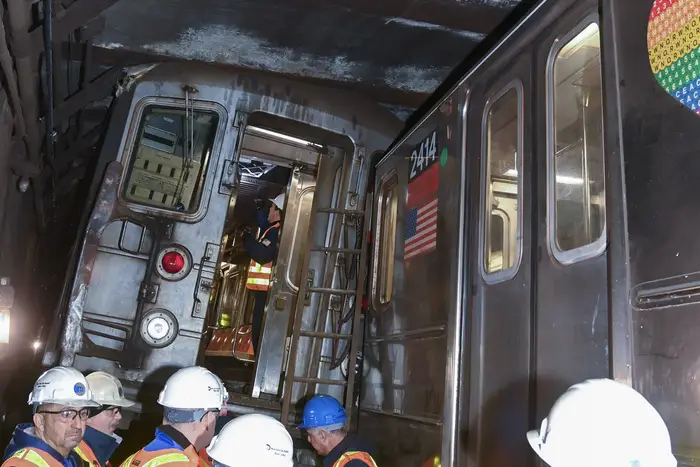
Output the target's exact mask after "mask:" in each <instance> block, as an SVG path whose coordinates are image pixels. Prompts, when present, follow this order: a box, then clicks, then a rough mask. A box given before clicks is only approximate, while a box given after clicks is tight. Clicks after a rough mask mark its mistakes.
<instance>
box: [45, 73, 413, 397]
mask: <svg viewBox="0 0 700 467" xmlns="http://www.w3.org/2000/svg"><path fill="white" fill-rule="evenodd" d="M401 127H402V124H401V122H400V120H399V119H397V118H396V117H395V116H394V115H393V114H391V113H390V112H388V111H387V110H386V109H383V108H382V107H380V106H379V105H377V104H376V103H374V102H371V101H368V100H364V99H363V98H360V97H358V96H355V95H351V94H347V93H343V92H339V91H337V90H328V89H323V88H319V87H314V86H309V85H306V84H300V83H298V82H293V81H288V80H284V79H276V78H270V77H267V76H265V75H263V74H256V73H235V72H229V71H223V70H221V69H217V68H212V67H205V66H197V65H191V64H188V65H177V64H166V65H159V66H156V67H155V68H153V69H152V70H150V71H147V72H146V73H145V74H142V75H141V76H140V77H138V80H137V81H136V83H135V84H134V85H133V87H132V89H131V90H130V91H129V92H128V93H125V94H124V95H123V96H121V97H120V98H119V101H118V103H117V104H116V107H115V108H114V114H113V116H112V120H111V122H110V129H109V133H108V135H107V137H106V140H105V143H104V147H103V149H102V156H101V158H102V161H103V168H102V170H100V169H98V171H97V173H98V174H99V176H98V177H97V178H98V180H99V190H96V192H97V193H96V199H95V202H94V205H93V206H91V208H90V214H89V216H86V227H85V234H84V237H83V238H81V240H80V241H81V243H78V244H77V247H76V255H75V256H76V264H77V266H76V270H75V273H74V274H73V275H72V276H71V277H70V278H69V280H68V281H67V285H66V287H65V288H64V300H63V303H62V306H61V307H59V310H58V313H57V325H56V326H55V328H54V329H53V333H52V335H51V336H50V337H49V342H48V345H47V351H46V352H45V355H44V364H46V365H55V364H63V365H73V366H75V367H76V368H78V369H80V370H83V371H90V370H97V369H102V370H105V371H108V372H110V373H112V374H114V375H116V376H118V377H119V378H120V379H122V381H123V382H124V384H125V391H127V392H129V393H131V394H132V395H133V396H137V395H138V393H141V392H143V391H144V390H145V389H146V388H153V389H152V390H153V391H157V390H158V389H157V387H158V386H159V385H162V383H163V382H164V379H165V378H167V376H168V375H169V374H171V373H172V372H173V371H174V370H175V369H176V368H177V367H182V366H187V365H193V364H197V363H201V362H202V361H203V358H204V349H203V347H204V343H205V341H206V339H207V336H209V331H210V329H209V326H211V325H212V323H211V321H212V320H211V319H210V318H211V314H212V312H213V308H214V306H212V303H213V302H215V300H214V298H215V297H214V294H213V293H212V289H213V288H214V283H215V282H216V276H217V274H219V272H220V271H219V269H220V267H221V265H222V264H223V263H220V258H222V255H223V254H224V252H223V249H224V248H223V247H225V246H226V245H228V244H224V245H222V243H221V242H222V235H224V226H225V224H226V223H227V222H228V221H229V220H230V217H231V215H232V213H233V212H234V211H235V208H234V206H235V204H236V195H237V194H239V192H240V194H241V196H242V197H243V195H244V193H243V191H245V190H242V189H241V187H242V186H243V183H242V182H240V181H238V179H237V172H238V171H240V166H241V164H242V163H243V162H242V159H241V154H242V153H245V155H246V157H251V155H252V156H254V157H259V158H260V159H261V160H264V161H267V162H268V163H271V164H272V165H274V166H284V167H287V168H288V169H289V171H290V177H289V181H288V183H287V185H286V186H285V187H284V189H285V191H284V192H285V193H286V195H287V203H286V209H285V226H286V228H285V227H283V228H282V232H281V235H280V245H279V255H278V262H277V265H276V267H275V270H274V277H273V282H272V286H271V290H270V292H269V297H271V298H270V299H269V302H268V303H269V307H268V308H269V310H270V311H269V312H268V313H267V314H266V318H265V319H266V322H265V331H264V334H263V338H262V339H261V348H260V349H259V352H258V353H259V356H258V360H259V361H258V364H257V366H256V368H255V376H254V388H253V397H250V396H249V395H248V396H247V397H244V398H243V399H244V401H243V402H242V403H240V404H237V405H238V406H239V407H238V408H239V409H240V410H241V411H246V410H252V409H253V408H256V410H258V409H259V410H261V411H263V410H264V409H265V408H269V407H273V408H274V407H275V403H274V399H275V398H276V397H278V396H279V395H280V393H281V391H282V385H283V373H284V370H285V368H286V365H287V364H288V362H287V358H288V356H287V351H288V344H289V337H288V336H289V327H290V323H291V321H290V317H291V316H292V314H293V312H294V309H295V308H294V306H295V298H296V294H297V291H298V287H299V281H300V277H299V274H300V264H301V259H302V258H303V256H304V251H305V249H306V248H307V245H306V237H307V236H308V235H307V231H308V230H309V225H308V224H309V211H310V209H311V205H312V201H313V200H314V199H315V198H318V203H317V206H318V207H319V208H323V207H327V208H341V209H347V210H352V209H355V210H358V211H359V210H363V209H364V201H365V193H366V192H367V189H366V183H367V177H368V173H369V167H370V165H369V161H370V158H371V156H372V155H373V154H374V153H376V152H377V151H380V150H383V149H386V147H388V145H389V144H390V143H391V141H392V139H393V138H395V137H396V135H397V134H398V132H399V131H400V129H401ZM183 128H184V131H181V130H182V129H183ZM272 130H277V131H278V132H284V133H285V134H287V135H293V136H294V137H295V138H289V137H287V140H288V141H287V142H286V143H285V142H284V141H285V140H283V139H280V138H279V134H280V133H275V132H273V131H272ZM271 134H276V135H277V137H271V136H270V135H271ZM183 138H184V140H183ZM301 138H305V139H304V140H301ZM183 141H185V142H184V143H183ZM187 141H189V143H187ZM311 141H314V142H315V143H311ZM149 164H150V166H149ZM156 166H157V167H156ZM242 178H243V177H242ZM254 181H255V180H253V182H254ZM253 182H251V183H248V185H246V186H247V189H249V188H251V184H253V185H254V183H253ZM239 189H241V190H239ZM276 194H277V193H270V194H269V195H268V196H275V195H276ZM245 196H246V197H247V198H246V199H247V200H248V201H251V200H252V198H254V197H255V193H247V194H245ZM175 198H177V199H175ZM343 218H344V216H338V215H335V216H333V215H332V216H330V218H329V217H328V216H327V217H325V219H324V220H319V221H318V222H317V223H316V225H314V226H313V231H314V235H315V237H316V238H321V240H323V238H326V237H328V235H327V232H332V231H336V232H340V231H341V230H340V228H341V227H342V228H347V233H348V235H349V236H350V238H353V239H354V238H364V237H363V236H362V231H361V230H359V229H362V225H361V224H358V225H356V224H353V225H352V226H346V225H344V220H343ZM360 219H361V217H360ZM334 228H335V230H334ZM224 238H226V237H224ZM230 243H231V242H229V244H230ZM326 246H328V245H326ZM331 246H333V245H331ZM336 246H337V245H336ZM170 252H176V253H178V254H180V255H181V256H180V259H179V260H176V261H181V263H179V266H178V267H179V268H180V269H179V270H178V271H175V270H168V268H167V267H165V268H164V266H163V265H164V264H165V262H164V261H163V260H164V258H165V256H164V255H167V254H168V253H170ZM248 261H249V258H247V259H245V260H244V261H243V262H242V264H244V265H245V266H246V267H247V262H248ZM323 261H324V258H322V257H321V255H317V257H316V259H313V260H312V262H311V268H312V269H313V268H315V270H317V271H320V270H321V269H322V268H323ZM314 262H315V263H314ZM332 267H333V265H331V266H329V269H332ZM336 269H337V268H336ZM243 274H245V270H244V271H243ZM336 275H337V273H336ZM331 279H333V280H334V281H336V282H337V278H335V277H331ZM330 285H331V286H332V285H333V284H330ZM222 288H226V287H222ZM236 290H239V292H240V291H241V290H243V289H242V288H241V287H237V288H236ZM229 298H230V297H229ZM234 298H235V297H234ZM238 298H240V297H238ZM222 301H223V302H226V301H227V300H222ZM234 301H235V300H234ZM210 302H212V303H210ZM273 306H274V308H273ZM318 308H319V303H318V299H317V298H314V299H313V300H309V303H308V306H306V308H305V310H304V323H305V324H307V327H310V326H311V325H313V324H314V323H315V322H316V321H317V316H318V315H319V313H318ZM358 309H359V306H358ZM238 318H240V317H238ZM238 321H240V319H238ZM351 325H352V321H350V322H348V323H345V325H344V326H343V330H344V331H345V332H346V333H347V332H349V331H348V330H347V328H348V327H349V326H351ZM328 327H330V324H329V326H328ZM320 331H323V329H321V330H320ZM334 332H339V330H337V329H336V330H334ZM300 345H301V347H300V349H299V351H298V352H297V354H296V356H295V357H296V359H297V363H296V365H297V367H296V368H297V373H298V374H299V373H300V372H301V370H299V368H302V369H304V368H306V367H307V366H308V365H309V361H308V360H309V356H310V355H312V353H311V351H310V349H309V347H310V344H309V343H308V341H307V342H306V343H302V344H300ZM330 345H331V341H329V340H326V341H325V342H324V348H323V349H322V350H326V353H325V354H324V355H328V354H329V353H330V351H328V349H327V347H330ZM321 353H323V352H321ZM230 354H231V352H229V357H232V355H230ZM234 363H235V362H234ZM346 366H347V362H346ZM316 370H317V374H316V376H317V377H319V378H325V379H329V378H336V379H338V378H340V379H342V378H343V368H342V366H340V367H337V368H335V369H333V370H330V369H328V368H327V365H321V366H320V367H319V365H316ZM244 382H245V381H238V383H241V384H242V383H244ZM234 383H235V381H234ZM302 390H303V387H299V388H298V389H297V390H296V392H295V396H294V397H293V400H292V401H293V402H295V403H296V402H298V401H299V400H300V399H301V398H302V397H303V396H304V395H305V394H304V392H303V391H302ZM317 390H318V391H320V392H326V393H330V394H334V395H336V396H337V397H338V398H340V399H343V392H339V391H338V387H337V386H328V385H323V384H321V385H319V386H318V388H317ZM334 391H335V392H334ZM261 395H262V396H266V395H267V396H269V397H261ZM139 399H140V400H150V399H149V398H146V399H144V397H141V396H139ZM151 399H152V398H151ZM269 399H273V401H272V402H271V401H270V400H269ZM236 402H237V401H236V399H233V400H232V404H235V403H236ZM238 402H240V400H239V401H238ZM137 408H138V409H139V410H140V409H141V408H140V407H137ZM277 411H279V405H277Z"/></svg>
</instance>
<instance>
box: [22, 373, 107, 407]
mask: <svg viewBox="0 0 700 467" xmlns="http://www.w3.org/2000/svg"><path fill="white" fill-rule="evenodd" d="M27 403H28V404H30V405H31V404H59V405H67V406H70V407H99V406H100V404H98V403H97V402H95V401H93V400H92V391H90V387H89V386H88V382H87V380H86V379H85V376H83V374H82V373H81V372H79V371H78V370H76V369H75V368H70V367H65V366H57V367H54V368H51V369H50V370H46V371H45V372H44V373H42V375H41V376H39V379H37V380H36V383H34V389H33V390H32V392H31V393H30V394H29V400H28V401H27Z"/></svg>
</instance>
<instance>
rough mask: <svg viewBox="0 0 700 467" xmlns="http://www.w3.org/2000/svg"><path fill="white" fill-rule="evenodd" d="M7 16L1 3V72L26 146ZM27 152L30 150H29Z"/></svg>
mask: <svg viewBox="0 0 700 467" xmlns="http://www.w3.org/2000/svg"><path fill="white" fill-rule="evenodd" d="M4 16H5V7H3V5H2V2H0V70H2V73H3V75H5V82H6V83H7V88H8V89H7V91H8V94H9V97H10V102H12V111H13V114H14V117H15V130H16V131H17V135H18V136H19V137H20V138H22V140H23V141H24V142H25V144H26V140H27V133H26V132H27V129H26V126H25V124H24V112H23V110H22V102H21V101H20V98H19V89H18V87H17V77H16V76H15V67H14V65H13V64H12V54H11V53H10V47H9V46H8V44H7V36H6V33H5V23H4V22H3V21H2V18H4ZM27 150H29V149H28V148H27Z"/></svg>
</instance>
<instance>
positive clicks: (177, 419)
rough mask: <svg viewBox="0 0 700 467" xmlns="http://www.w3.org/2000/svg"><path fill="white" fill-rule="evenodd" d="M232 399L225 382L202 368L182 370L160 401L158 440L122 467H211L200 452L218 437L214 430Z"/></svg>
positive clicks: (164, 391)
mask: <svg viewBox="0 0 700 467" xmlns="http://www.w3.org/2000/svg"><path fill="white" fill-rule="evenodd" d="M227 398H228V395H227V393H226V390H225V388H224V387H223V384H222V382H221V380H220V379H219V378H218V377H217V376H216V375H215V374H214V373H212V372H211V371H209V370H207V369H206V368H202V367H199V366H191V367H187V368H182V369H180V370H178V371H177V372H176V373H175V374H173V375H172V376H171V377H170V378H168V381H167V382H166V383H165V387H164V388H163V390H162V391H161V393H160V397H158V403H159V404H160V405H162V406H163V407H164V410H163V412H164V413H163V425H161V426H160V427H159V428H157V429H156V436H155V439H154V440H153V441H151V442H150V443H148V444H147V445H146V446H145V447H144V448H143V449H141V450H140V451H139V452H137V453H136V454H133V455H131V456H130V457H129V458H127V459H126V460H125V461H124V462H123V463H122V465H121V467H144V466H146V465H151V466H154V465H157V466H160V467H163V466H165V465H167V467H185V466H197V467H208V462H207V461H206V460H205V459H202V458H201V456H200V455H199V452H200V450H201V449H202V448H204V447H206V446H208V445H209V443H210V442H211V440H212V438H213V437H214V428H215V426H216V419H217V418H218V416H219V414H220V413H221V410H222V409H223V408H224V404H225V402H226V399H227Z"/></svg>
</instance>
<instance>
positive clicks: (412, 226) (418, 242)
mask: <svg viewBox="0 0 700 467" xmlns="http://www.w3.org/2000/svg"><path fill="white" fill-rule="evenodd" d="M437 220H438V199H437V193H436V194H435V195H434V196H433V197H431V198H429V199H428V200H426V201H425V202H424V203H422V204H421V205H420V206H416V207H414V208H413V209H411V210H410V211H409V212H408V213H407V215H406V228H405V230H404V232H405V237H406V238H405V241H404V250H403V257H404V260H405V261H408V260H409V259H411V258H413V257H415V256H418V255H422V254H425V253H430V252H431V251H434V250H435V247H436V246H437Z"/></svg>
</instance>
